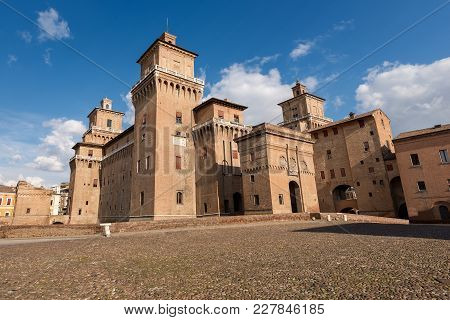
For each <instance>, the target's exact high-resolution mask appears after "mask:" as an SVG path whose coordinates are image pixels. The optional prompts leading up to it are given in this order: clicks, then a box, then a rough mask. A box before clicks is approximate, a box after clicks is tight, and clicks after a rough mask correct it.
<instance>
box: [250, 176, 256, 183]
mask: <svg viewBox="0 0 450 320" xmlns="http://www.w3.org/2000/svg"><path fill="white" fill-rule="evenodd" d="M250 181H251V182H255V176H254V175H253V174H252V175H250Z"/></svg>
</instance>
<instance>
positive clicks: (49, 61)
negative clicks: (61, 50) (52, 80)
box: [42, 48, 52, 66]
mask: <svg viewBox="0 0 450 320" xmlns="http://www.w3.org/2000/svg"><path fill="white" fill-rule="evenodd" d="M51 51H52V49H51V48H47V49H45V52H44V54H43V55H42V57H43V58H44V63H45V64H47V65H49V66H51V65H52V56H51V54H50V52H51Z"/></svg>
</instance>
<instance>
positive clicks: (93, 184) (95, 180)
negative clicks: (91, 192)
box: [92, 179, 98, 188]
mask: <svg viewBox="0 0 450 320" xmlns="http://www.w3.org/2000/svg"><path fill="white" fill-rule="evenodd" d="M92 186H93V187H94V188H97V186H98V180H97V179H94V182H93V183H92Z"/></svg>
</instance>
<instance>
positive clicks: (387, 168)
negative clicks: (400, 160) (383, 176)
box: [386, 164, 394, 171]
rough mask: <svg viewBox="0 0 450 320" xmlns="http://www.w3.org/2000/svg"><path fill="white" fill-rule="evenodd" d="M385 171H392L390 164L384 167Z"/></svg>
mask: <svg viewBox="0 0 450 320" xmlns="http://www.w3.org/2000/svg"><path fill="white" fill-rule="evenodd" d="M386 170H387V171H392V170H394V167H393V166H392V164H387V165H386Z"/></svg>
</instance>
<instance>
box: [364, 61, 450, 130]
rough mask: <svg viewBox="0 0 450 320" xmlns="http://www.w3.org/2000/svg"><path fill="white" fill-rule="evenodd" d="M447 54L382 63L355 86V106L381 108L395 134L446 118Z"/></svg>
mask: <svg viewBox="0 0 450 320" xmlns="http://www.w3.org/2000/svg"><path fill="white" fill-rule="evenodd" d="M449 74H450V57H448V58H445V59H442V60H437V61H434V62H432V63H430V64H414V65H413V64H400V63H391V62H384V63H383V64H382V65H380V66H375V67H373V68H371V69H369V70H368V73H367V75H366V76H365V77H364V78H363V83H362V84H360V85H359V86H358V88H357V89H356V101H357V109H358V110H359V111H362V112H363V111H367V110H371V109H374V108H382V109H383V110H384V111H385V112H386V113H387V115H388V116H389V117H390V118H391V120H392V126H393V129H394V131H395V132H396V133H400V132H402V131H407V130H414V129H418V128H425V127H431V126H433V125H435V124H439V123H442V122H443V121H444V122H447V123H448V121H449V119H450V107H449V105H448V103H449V101H450V81H448V75H449Z"/></svg>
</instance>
